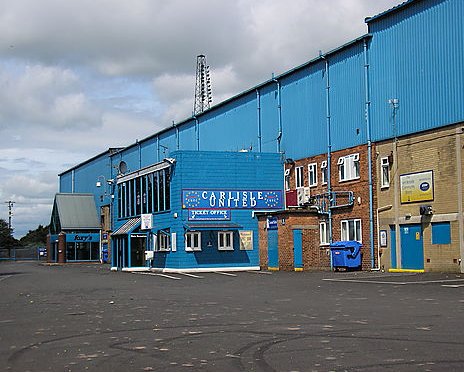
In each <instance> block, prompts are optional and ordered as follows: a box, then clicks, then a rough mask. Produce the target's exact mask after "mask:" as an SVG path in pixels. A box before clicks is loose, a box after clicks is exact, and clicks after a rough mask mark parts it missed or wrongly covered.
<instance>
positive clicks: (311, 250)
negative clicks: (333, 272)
mask: <svg viewBox="0 0 464 373" xmlns="http://www.w3.org/2000/svg"><path fill="white" fill-rule="evenodd" d="M354 153H359V161H360V175H359V176H360V177H359V179H356V180H352V181H345V182H340V181H339V174H338V165H337V161H338V158H339V157H342V156H346V155H350V154H354ZM372 154H375V146H374V145H373V146H372ZM325 160H327V154H321V155H318V156H314V157H310V158H305V159H300V160H296V161H295V164H293V165H286V168H287V169H288V168H290V169H291V171H290V188H291V189H295V167H298V166H303V179H304V185H305V186H308V185H309V182H308V165H309V164H310V163H317V173H318V175H317V179H318V180H317V181H318V184H317V186H315V187H312V188H311V195H316V194H321V193H324V192H327V185H322V183H321V168H320V166H321V162H322V161H325ZM372 174H373V185H376V184H375V183H376V179H375V175H376V172H375V160H374V162H373V163H372ZM331 185H332V190H333V191H335V192H336V191H340V192H341V191H351V192H353V195H354V204H353V205H352V206H349V207H342V208H338V209H333V210H332V238H333V241H340V240H341V221H342V220H351V219H361V229H362V245H363V248H362V255H363V258H362V268H363V269H370V268H371V254H370V222H369V174H368V153H367V145H360V146H357V147H354V148H350V149H344V150H341V151H337V152H333V153H332V158H331ZM373 190H374V201H373V202H374V207H373V211H374V216H373V219H374V221H373V222H374V224H375V211H376V208H377V200H376V198H375V188H373ZM302 210H303V211H302ZM274 216H278V221H279V223H278V235H279V267H280V269H282V270H293V229H302V230H303V267H304V269H305V270H306V269H315V268H319V269H320V268H328V267H330V256H329V255H328V253H327V249H328V247H325V246H320V241H319V222H320V221H326V220H327V215H324V214H319V215H318V214H317V213H314V212H309V210H306V211H304V208H300V209H297V210H294V209H290V210H287V211H286V212H285V213H281V214H279V215H274ZM282 218H285V219H286V224H285V225H284V226H283V225H282V224H281V220H282ZM265 226H266V218H265V217H261V218H260V231H259V232H260V263H261V266H262V267H263V268H266V267H267V232H266V231H265V229H264V227H265ZM374 232H375V227H374ZM374 240H376V235H374ZM375 244H376V242H374V245H375ZM374 247H375V246H374ZM374 255H376V253H374Z"/></svg>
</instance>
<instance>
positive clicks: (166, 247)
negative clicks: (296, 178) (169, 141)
mask: <svg viewBox="0 0 464 373" xmlns="http://www.w3.org/2000/svg"><path fill="white" fill-rule="evenodd" d="M282 172H283V161H282V159H281V156H280V154H276V153H272V154H271V153H249V152H197V151H176V152H173V153H171V157H170V158H168V159H165V160H163V161H161V162H158V163H155V164H153V165H151V166H148V167H145V168H142V169H139V170H137V171H135V172H129V173H125V174H119V175H118V176H117V177H116V179H115V181H114V189H115V190H114V196H115V197H114V201H113V208H112V211H113V220H114V231H113V232H112V235H111V237H112V255H111V258H112V259H111V263H112V267H113V269H126V268H127V269H130V270H136V269H142V270H146V269H155V270H160V271H204V270H214V269H225V268H226V269H228V270H233V269H241V270H245V269H250V270H251V269H259V250H258V231H257V226H258V225H257V219H256V218H254V213H255V212H256V211H266V210H275V209H282V208H283V207H284V194H283V180H282V178H281V177H280V176H281V175H282Z"/></svg>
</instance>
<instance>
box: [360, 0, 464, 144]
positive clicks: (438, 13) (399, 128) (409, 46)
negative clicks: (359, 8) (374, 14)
mask: <svg viewBox="0 0 464 373" xmlns="http://www.w3.org/2000/svg"><path fill="white" fill-rule="evenodd" d="M463 17H464V1H456V0H425V1H416V2H412V3H411V4H410V5H409V6H405V7H403V8H402V9H401V11H396V12H391V13H388V14H386V15H384V16H382V17H379V18H376V19H375V20H373V21H370V22H369V31H370V33H371V34H372V35H373V37H372V41H371V43H370V48H369V53H370V83H371V84H370V86H371V101H372V104H371V119H372V129H373V133H372V135H373V140H376V141H378V140H382V139H386V138H391V137H394V136H395V133H394V128H393V120H392V108H391V106H390V105H389V103H388V100H389V99H393V98H396V99H398V100H399V109H398V111H397V114H396V135H404V134H410V133H415V132H419V131H423V130H427V129H431V128H436V127H440V126H443V125H447V124H452V123H456V122H460V121H463V120H464V90H463V88H462V87H463V86H464V62H463V61H464V58H463V56H464V22H463V21H462V20H463Z"/></svg>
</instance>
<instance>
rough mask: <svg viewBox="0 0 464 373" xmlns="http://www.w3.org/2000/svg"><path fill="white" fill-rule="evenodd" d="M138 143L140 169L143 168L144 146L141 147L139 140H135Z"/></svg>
mask: <svg viewBox="0 0 464 373" xmlns="http://www.w3.org/2000/svg"><path fill="white" fill-rule="evenodd" d="M135 141H136V142H137V145H138V147H139V169H140V168H142V145H140V142H139V140H138V139H137V140H135Z"/></svg>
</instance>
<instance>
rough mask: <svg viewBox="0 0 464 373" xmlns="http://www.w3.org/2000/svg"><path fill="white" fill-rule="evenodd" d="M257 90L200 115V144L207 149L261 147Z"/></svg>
mask: <svg viewBox="0 0 464 373" xmlns="http://www.w3.org/2000/svg"><path fill="white" fill-rule="evenodd" d="M256 105H257V104H256V96H255V94H251V93H249V94H247V95H245V96H243V97H239V98H237V99H236V100H234V101H233V102H231V103H228V104H226V106H225V107H222V108H221V109H220V110H214V111H211V112H208V113H205V114H204V115H202V116H200V117H199V118H198V121H199V125H198V127H199V146H200V150H205V151H238V150H240V149H248V150H250V149H253V150H257V149H258V136H257V133H258V129H257V124H256V123H257V119H256V118H257V106H256Z"/></svg>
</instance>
